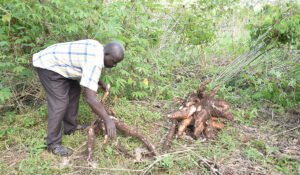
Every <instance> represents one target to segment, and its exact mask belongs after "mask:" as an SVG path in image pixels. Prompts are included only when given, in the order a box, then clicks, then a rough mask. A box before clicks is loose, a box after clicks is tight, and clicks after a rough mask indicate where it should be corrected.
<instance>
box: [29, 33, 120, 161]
mask: <svg viewBox="0 0 300 175" xmlns="http://www.w3.org/2000/svg"><path fill="white" fill-rule="evenodd" d="M123 58H124V47H123V46H122V45H121V44H120V43H118V42H110V43H108V44H107V45H106V46H104V47H103V46H102V45H101V44H100V43H99V42H98V41H96V40H91V39H88V40H80V41H74V42H66V43H58V44H54V45H52V46H49V47H47V48H46V49H44V50H42V51H40V52H38V53H36V54H34V55H33V66H34V67H36V68H37V72H38V76H39V79H40V81H41V83H42V85H43V87H44V89H45V91H46V95H47V102H48V131H47V148H48V151H51V152H52V153H53V154H55V155H60V156H69V155H71V154H72V150H71V149H69V148H66V147H64V146H62V145H61V140H62V132H63V133H64V134H71V133H73V132H74V131H75V130H77V129H82V128H83V127H82V126H80V125H77V123H76V117H77V113H78V105H79V97H80V89H81V87H80V85H81V86H82V87H83V88H84V95H85V99H86V102H87V103H88V104H89V106H90V107H91V108H92V110H93V112H95V113H96V114H97V115H98V116H100V117H101V118H102V119H103V121H104V123H105V127H106V130H107V134H108V136H109V137H110V138H111V139H113V138H114V137H115V136H116V127H115V124H114V122H113V121H112V120H111V119H110V117H109V116H108V114H107V112H106V111H105V109H104V107H103V105H102V104H101V102H99V101H98V100H97V99H96V95H97V89H98V86H100V87H101V88H102V89H103V90H104V91H108V88H107V86H106V85H105V84H104V83H103V82H102V81H101V80H100V75H101V70H102V68H103V67H104V66H105V67H107V68H113V67H115V66H116V65H117V64H118V63H119V62H120V61H122V60H123ZM79 80H80V81H79ZM62 123H63V127H62Z"/></svg>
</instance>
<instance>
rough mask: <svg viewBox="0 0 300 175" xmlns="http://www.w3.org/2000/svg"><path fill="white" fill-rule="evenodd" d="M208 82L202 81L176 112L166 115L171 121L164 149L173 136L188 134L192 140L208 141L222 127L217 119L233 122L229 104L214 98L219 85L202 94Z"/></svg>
mask: <svg viewBox="0 0 300 175" xmlns="http://www.w3.org/2000/svg"><path fill="white" fill-rule="evenodd" d="M209 82H210V80H207V81H204V82H203V83H202V84H201V85H200V86H199V87H198V89H197V90H196V91H195V92H192V93H191V94H189V95H188V97H187V98H186V99H185V100H184V102H183V103H182V105H181V106H180V108H179V110H178V111H176V112H174V113H172V114H169V115H168V118H169V119H171V120H172V126H171V127H170V129H169V131H168V134H167V136H166V140H165V142H164V144H163V147H164V148H167V147H169V146H170V142H171V140H172V138H173V136H174V135H175V134H177V136H178V137H183V136H185V135H187V134H188V135H190V136H191V137H193V138H194V139H198V138H199V137H201V136H203V137H206V138H208V139H210V138H214V137H215V136H216V133H217V130H219V129H222V128H223V127H224V124H223V123H222V122H221V121H219V118H224V119H227V120H233V115H232V114H231V112H230V111H229V108H230V105H229V103H228V102H226V101H225V100H219V99H215V98H214V96H215V95H216V93H217V92H218V91H219V89H220V85H219V86H217V87H216V88H214V89H213V90H212V92H211V93H208V94H205V93H204V91H205V88H206V86H207V84H208V83H209Z"/></svg>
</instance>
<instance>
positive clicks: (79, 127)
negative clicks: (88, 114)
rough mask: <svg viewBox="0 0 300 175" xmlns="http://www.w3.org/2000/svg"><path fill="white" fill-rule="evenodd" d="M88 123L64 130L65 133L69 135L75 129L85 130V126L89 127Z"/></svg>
mask: <svg viewBox="0 0 300 175" xmlns="http://www.w3.org/2000/svg"><path fill="white" fill-rule="evenodd" d="M89 126H90V125H88V124H83V125H77V126H76V128H75V129H72V130H71V131H68V132H65V133H64V134H65V135H71V134H74V132H75V131H78V130H85V129H86V128H87V127H89Z"/></svg>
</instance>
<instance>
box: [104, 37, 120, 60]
mask: <svg viewBox="0 0 300 175" xmlns="http://www.w3.org/2000/svg"><path fill="white" fill-rule="evenodd" d="M124 52H125V49H124V47H123V45H122V44H121V43H119V42H117V41H112V42H110V43H108V44H106V45H105V46H104V54H108V55H111V56H113V57H114V58H118V59H120V60H122V59H123V58H124Z"/></svg>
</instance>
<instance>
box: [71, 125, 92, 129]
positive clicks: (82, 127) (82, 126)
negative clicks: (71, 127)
mask: <svg viewBox="0 0 300 175" xmlns="http://www.w3.org/2000/svg"><path fill="white" fill-rule="evenodd" d="M89 126H90V125H89V124H83V125H77V126H76V129H75V130H85V129H86V128H87V127H89Z"/></svg>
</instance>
